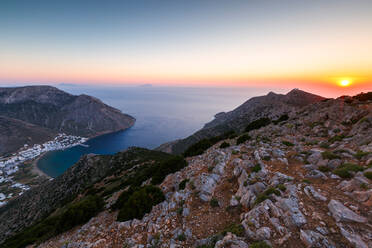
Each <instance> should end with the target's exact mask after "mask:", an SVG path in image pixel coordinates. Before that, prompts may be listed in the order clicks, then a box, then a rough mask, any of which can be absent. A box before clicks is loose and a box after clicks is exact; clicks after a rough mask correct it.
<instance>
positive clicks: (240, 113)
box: [157, 89, 325, 154]
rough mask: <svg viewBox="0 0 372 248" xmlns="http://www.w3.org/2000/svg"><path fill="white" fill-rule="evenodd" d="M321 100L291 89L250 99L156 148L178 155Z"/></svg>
mask: <svg viewBox="0 0 372 248" xmlns="http://www.w3.org/2000/svg"><path fill="white" fill-rule="evenodd" d="M324 99H325V98H324V97H321V96H318V95H314V94H312V93H308V92H305V91H302V90H299V89H293V90H291V91H290V92H288V93H287V94H285V95H283V94H276V93H274V92H270V93H268V94H267V95H265V96H257V97H252V98H250V99H248V100H247V101H245V102H244V103H243V104H241V105H240V106H238V107H237V108H235V109H234V110H232V111H229V112H226V113H224V112H220V113H218V114H216V115H215V119H214V120H212V121H211V122H208V123H206V124H205V125H204V127H203V128H202V129H200V130H199V131H197V132H195V133H194V134H192V135H190V136H189V137H187V138H185V139H181V140H178V141H174V142H168V143H166V144H163V145H161V146H159V147H158V148H157V149H158V150H161V151H166V152H171V153H174V154H181V153H183V152H184V151H185V150H186V149H187V147H189V146H191V145H192V144H195V143H196V142H198V141H200V140H202V139H204V138H210V137H214V136H218V135H222V134H223V133H225V132H229V131H235V132H237V133H240V132H242V131H244V129H245V127H246V125H247V124H248V123H250V122H252V121H254V120H257V119H259V118H263V117H267V118H270V119H277V118H279V117H280V116H281V115H283V114H286V113H289V112H292V111H294V110H296V109H299V108H302V107H304V106H306V105H308V104H311V103H316V102H320V101H322V100H324Z"/></svg>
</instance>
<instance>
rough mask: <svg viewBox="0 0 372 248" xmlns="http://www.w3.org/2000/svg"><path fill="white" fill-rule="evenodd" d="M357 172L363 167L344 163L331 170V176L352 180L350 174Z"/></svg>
mask: <svg viewBox="0 0 372 248" xmlns="http://www.w3.org/2000/svg"><path fill="white" fill-rule="evenodd" d="M358 171H363V167H362V166H359V165H356V164H350V163H345V164H343V165H341V166H339V167H338V168H337V169H335V170H333V174H336V175H337V176H339V177H341V178H352V177H353V174H352V173H351V172H358Z"/></svg>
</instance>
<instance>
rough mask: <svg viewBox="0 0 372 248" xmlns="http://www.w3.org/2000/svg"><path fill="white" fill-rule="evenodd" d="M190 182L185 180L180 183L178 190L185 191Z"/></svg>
mask: <svg viewBox="0 0 372 248" xmlns="http://www.w3.org/2000/svg"><path fill="white" fill-rule="evenodd" d="M189 181H190V180H189V179H184V180H182V181H181V182H180V184H179V185H178V188H179V189H180V190H183V189H185V188H186V184H187V183H188V182H189Z"/></svg>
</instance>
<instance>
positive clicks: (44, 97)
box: [0, 86, 135, 154]
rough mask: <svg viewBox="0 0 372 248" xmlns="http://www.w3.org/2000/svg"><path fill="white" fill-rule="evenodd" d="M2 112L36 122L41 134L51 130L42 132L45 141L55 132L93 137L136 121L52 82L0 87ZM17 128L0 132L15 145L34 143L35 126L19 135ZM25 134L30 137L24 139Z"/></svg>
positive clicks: (98, 101) (2, 150)
mask: <svg viewBox="0 0 372 248" xmlns="http://www.w3.org/2000/svg"><path fill="white" fill-rule="evenodd" d="M0 116H3V118H11V119H17V120H20V121H22V122H23V123H27V125H28V126H32V125H33V126H37V127H38V128H39V129H38V130H40V134H43V133H45V132H48V135H40V138H39V139H41V138H42V139H44V140H43V141H47V140H48V138H49V136H51V135H53V134H54V133H56V132H57V133H66V134H72V135H77V136H83V137H93V136H97V135H100V134H104V133H109V132H115V131H119V130H124V129H127V128H129V127H131V126H132V125H133V124H134V122H135V119H134V118H133V117H131V116H129V115H126V114H123V113H121V112H120V111H119V110H117V109H115V108H112V107H110V106H108V105H106V104H104V103H103V102H101V101H100V100H98V99H97V98H94V97H91V96H87V95H79V96H74V95H71V94H68V93H66V92H64V91H61V90H59V89H57V88H55V87H51V86H27V87H16V88H0ZM7 125H8V126H10V125H11V122H10V121H7ZM18 127H20V125H18ZM8 129H9V128H8ZM42 129H44V132H42ZM48 130H49V131H48ZM16 132H18V131H17V130H11V128H10V129H9V132H8V135H6V133H5V132H2V134H0V135H1V138H2V140H8V142H9V144H12V147H15V148H20V147H21V146H23V145H24V144H25V143H27V144H28V145H31V144H33V143H35V142H34V141H36V140H34V139H32V136H34V135H33V133H32V128H25V129H24V130H23V131H22V135H23V136H21V137H20V138H19V137H18V136H15V135H13V133H16ZM23 137H31V138H30V139H28V140H27V142H24V139H25V138H23ZM26 139H27V138H26ZM8 142H7V143H5V144H3V145H2V146H0V154H1V153H4V152H7V151H8V150H9V149H8V148H5V147H8ZM41 143H42V142H41ZM13 151H14V150H13Z"/></svg>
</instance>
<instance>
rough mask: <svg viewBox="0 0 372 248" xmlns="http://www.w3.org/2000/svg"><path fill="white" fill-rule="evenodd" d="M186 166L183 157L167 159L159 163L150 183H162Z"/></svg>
mask: <svg viewBox="0 0 372 248" xmlns="http://www.w3.org/2000/svg"><path fill="white" fill-rule="evenodd" d="M186 166H187V162H186V160H185V159H184V158H183V157H180V156H176V157H173V158H171V159H168V160H166V161H164V162H162V163H160V164H159V165H158V166H157V168H156V170H155V172H154V174H153V176H152V180H151V183H152V184H160V183H162V182H163V180H164V178H165V177H166V176H167V175H169V174H171V173H174V172H176V171H179V170H181V169H183V168H184V167H186Z"/></svg>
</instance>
